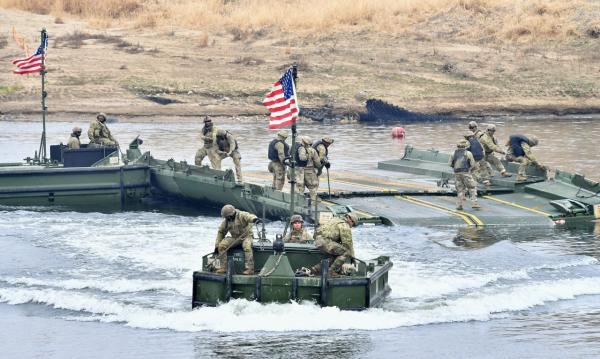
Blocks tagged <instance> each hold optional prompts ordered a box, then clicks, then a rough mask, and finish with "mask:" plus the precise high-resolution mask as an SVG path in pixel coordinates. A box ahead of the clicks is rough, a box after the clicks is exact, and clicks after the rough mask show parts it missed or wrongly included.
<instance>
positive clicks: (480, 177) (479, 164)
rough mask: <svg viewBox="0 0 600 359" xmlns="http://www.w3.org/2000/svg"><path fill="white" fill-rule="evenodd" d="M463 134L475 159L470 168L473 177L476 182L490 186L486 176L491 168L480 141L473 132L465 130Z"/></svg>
mask: <svg viewBox="0 0 600 359" xmlns="http://www.w3.org/2000/svg"><path fill="white" fill-rule="evenodd" d="M471 122H473V121H471ZM464 136H465V139H466V140H467V141H469V152H471V154H472V155H473V159H474V160H475V165H474V166H473V168H472V169H471V175H472V176H473V179H474V180H475V181H476V182H479V183H483V184H484V185H485V186H491V185H492V183H491V182H490V179H489V177H488V173H490V172H491V168H489V169H488V167H489V164H488V163H487V162H486V160H485V152H484V150H483V146H482V145H481V142H479V140H478V139H477V137H476V136H475V133H474V132H471V131H467V132H466V133H465V135H464Z"/></svg>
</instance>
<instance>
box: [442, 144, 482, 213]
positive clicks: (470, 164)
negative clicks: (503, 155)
mask: <svg viewBox="0 0 600 359" xmlns="http://www.w3.org/2000/svg"><path fill="white" fill-rule="evenodd" d="M448 165H449V166H450V167H452V169H453V170H454V181H455V182H454V185H455V186H456V197H457V203H456V209H457V210H459V211H460V210H462V209H463V204H464V202H465V192H467V191H468V192H469V197H470V198H471V207H472V208H481V207H480V206H479V204H478V203H477V184H476V183H475V181H474V180H473V177H472V176H471V171H472V169H473V168H474V167H475V166H476V162H475V159H474V158H473V154H472V153H471V152H470V151H469V141H467V140H460V141H459V142H458V144H457V145H456V150H455V151H454V154H453V155H452V156H450V158H449V159H448Z"/></svg>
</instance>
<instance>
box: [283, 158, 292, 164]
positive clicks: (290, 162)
mask: <svg viewBox="0 0 600 359" xmlns="http://www.w3.org/2000/svg"><path fill="white" fill-rule="evenodd" d="M283 164H284V165H286V166H290V167H291V166H292V158H291V157H289V156H288V157H286V158H285V159H284V160H283Z"/></svg>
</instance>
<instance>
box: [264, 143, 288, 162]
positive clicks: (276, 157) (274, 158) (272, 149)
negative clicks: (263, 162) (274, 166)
mask: <svg viewBox="0 0 600 359" xmlns="http://www.w3.org/2000/svg"><path fill="white" fill-rule="evenodd" d="M279 142H281V143H283V152H284V153H285V157H287V156H289V155H290V145H288V144H287V143H286V142H285V141H282V140H280V139H274V140H273V141H271V143H269V159H270V160H271V161H275V162H279V153H277V149H275V145H276V144H277V143H279Z"/></svg>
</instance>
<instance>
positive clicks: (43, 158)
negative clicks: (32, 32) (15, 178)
mask: <svg viewBox="0 0 600 359" xmlns="http://www.w3.org/2000/svg"><path fill="white" fill-rule="evenodd" d="M47 36H48V35H47V34H46V29H42V32H41V45H40V46H42V47H43V53H42V70H41V71H40V74H41V75H42V139H41V141H40V151H39V157H40V158H39V160H40V162H44V163H45V162H46V161H47V158H46V110H47V109H48V108H47V107H46V95H47V93H46V88H45V80H46V49H45V43H46V37H47Z"/></svg>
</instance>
